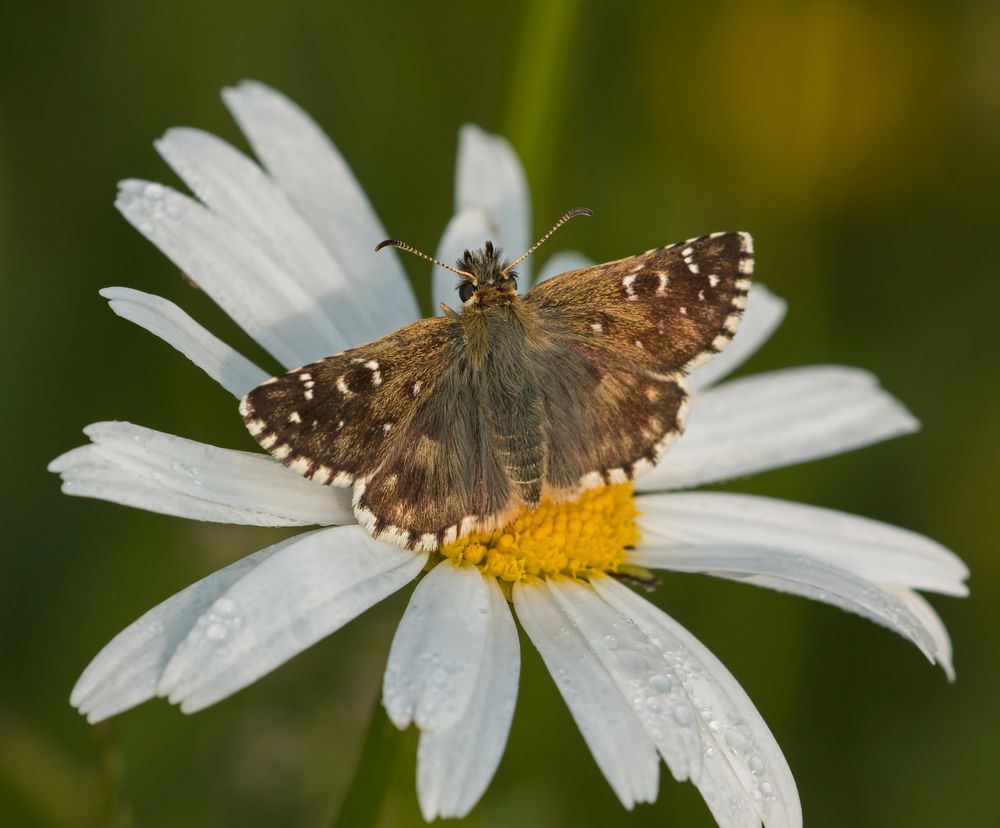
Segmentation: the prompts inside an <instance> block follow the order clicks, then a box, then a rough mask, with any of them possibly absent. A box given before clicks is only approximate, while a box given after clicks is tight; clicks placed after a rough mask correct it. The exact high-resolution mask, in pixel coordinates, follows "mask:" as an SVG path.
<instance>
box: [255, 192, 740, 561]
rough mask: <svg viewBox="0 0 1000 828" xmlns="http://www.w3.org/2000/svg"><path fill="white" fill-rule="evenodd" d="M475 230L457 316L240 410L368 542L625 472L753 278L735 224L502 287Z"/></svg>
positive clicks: (342, 357)
mask: <svg viewBox="0 0 1000 828" xmlns="http://www.w3.org/2000/svg"><path fill="white" fill-rule="evenodd" d="M576 215H591V211H590V210H586V209H580V210H572V211H570V212H568V213H566V214H565V215H564V216H562V218H560V219H559V221H558V222H557V223H556V224H555V226H554V227H553V228H552V229H551V230H550V231H549V232H548V233H547V234H546V235H545V236H543V237H542V238H541V239H540V240H539V241H538V242H537V243H536V244H535V245H533V246H532V247H531V248H530V249H529V250H528V251H527V252H525V253H524V255H522V256H521V257H519V258H518V259H516V260H515V261H513V262H510V261H505V260H504V258H503V255H502V253H501V251H500V250H499V249H497V248H496V247H494V245H493V243H492V242H489V241H487V242H486V243H485V244H484V246H483V247H482V248H481V249H479V250H475V251H468V250H467V251H465V254H464V255H463V256H462V258H460V259H459V260H458V262H457V263H456V265H455V266H454V267H451V266H449V265H446V264H444V263H442V262H438V261H437V260H435V259H432V258H431V257H430V256H427V255H426V254H423V253H421V252H420V251H418V250H416V249H415V248H413V247H411V246H410V245H408V244H405V243H404V242H400V241H397V240H395V239H388V240H386V241H384V242H382V243H381V244H380V245H379V246H378V247H376V250H378V249H381V248H382V247H385V246H393V247H398V248H401V249H403V250H406V251H408V252H411V253H415V254H416V255H418V256H421V257H422V258H424V259H427V260H429V261H432V262H434V263H435V264H438V265H440V266H442V267H445V268H448V269H449V270H451V271H453V272H455V273H456V274H457V275H458V276H460V277H461V281H460V282H459V284H458V296H459V299H460V301H461V304H462V309H461V312H458V311H455V310H452V309H451V308H449V307H448V306H447V305H444V304H442V309H443V311H444V315H442V316H437V317H433V318H429V319H424V320H421V321H419V322H414V323H413V324H411V325H408V326H406V327H405V328H401V329H400V330H398V331H396V332H395V333H391V334H389V335H387V336H384V337H382V338H381V339H377V340H375V341H374V342H370V343H368V344H366V345H361V346H359V347H357V348H351V349H350V350H347V351H344V352H342V353H339V354H335V355H333V356H330V357H326V358H325V359H320V360H318V361H316V362H312V363H310V364H308V365H303V366H302V367H301V368H297V369H295V370H294V371H290V372H288V373H287V374H284V375H282V376H278V377H274V378H272V379H269V380H267V381H266V382H264V383H263V384H262V385H260V386H258V387H257V388H255V389H253V390H252V391H251V392H250V393H249V394H247V395H246V397H244V398H243V400H242V402H241V403H240V413H241V414H242V416H243V418H244V421H245V423H246V425H247V428H248V429H249V431H250V433H251V434H252V435H253V436H254V437H255V438H256V440H257V441H258V442H259V443H260V445H261V446H263V448H264V449H266V450H267V451H268V452H270V453H271V455H273V456H274V457H275V458H277V459H278V460H280V461H281V462H282V463H284V464H285V465H286V466H288V467H289V468H290V469H292V470H293V471H295V472H297V473H299V474H301V475H303V476H305V477H308V478H311V479H312V480H314V481H317V482H319V483H325V484H329V485H333V486H350V487H353V490H354V491H353V498H352V502H353V507H354V512H355V515H356V517H357V519H358V522H359V523H360V524H361V525H362V526H363V527H364V528H365V529H366V530H367V531H368V532H369V533H370V534H371V535H373V536H374V537H377V538H381V539H383V540H385V541H388V542H390V543H393V544H396V545H399V546H402V547H405V548H410V549H417V550H434V549H437V548H439V547H440V546H441V545H443V544H448V543H451V542H452V541H454V540H455V539H456V538H458V537H460V536H462V535H465V534H468V533H470V532H472V531H491V530H493V529H496V528H498V527H500V526H503V525H504V524H505V523H506V522H507V521H508V520H509V519H510V518H511V517H512V516H513V515H515V514H516V513H517V512H518V511H519V510H521V509H524V508H529V509H530V508H533V507H536V506H537V505H538V504H539V502H540V500H541V498H543V497H544V498H547V499H550V500H553V501H556V502H558V501H564V500H567V499H570V498H573V497H576V496H577V495H579V494H580V493H581V492H582V491H584V490H586V489H589V488H594V487H597V486H601V485H604V484H611V483H618V482H624V481H627V480H631V479H632V478H634V477H635V476H636V475H638V474H641V473H642V472H643V471H646V470H648V469H650V468H652V466H653V465H654V464H655V463H656V462H657V461H658V460H659V459H660V457H661V456H662V455H663V453H664V451H665V450H666V448H667V446H668V444H669V443H670V441H671V440H673V439H674V438H676V437H677V436H678V435H679V434H680V433H681V431H682V429H683V427H684V418H685V413H686V409H687V403H688V393H687V390H686V389H685V383H684V378H685V376H686V375H687V374H688V373H689V372H690V371H691V370H692V369H693V368H694V367H696V366H697V365H699V364H701V363H702V362H703V361H704V360H706V359H708V358H710V357H711V356H712V355H713V354H716V353H718V352H719V351H721V350H722V349H723V348H724V347H725V346H726V344H727V343H728V342H729V341H730V340H731V339H732V337H733V335H734V334H735V333H736V330H737V327H738V325H739V321H740V317H741V314H742V311H743V308H744V307H745V305H746V300H747V292H748V290H749V288H750V277H751V274H752V272H753V242H752V240H751V237H750V235H749V234H747V233H712V234H711V235H707V236H700V237H698V238H695V239H689V240H688V241H685V242H681V243H679V244H673V245H670V246H669V247H661V248H657V249H654V250H649V251H647V252H645V253H640V254H638V255H636V256H631V257H629V258H626V259H620V260H618V261H614V262H608V263H606V264H600V265H595V266H593V267H586V268H581V269H578V270H571V271H569V272H567V273H562V274H560V275H558V276H555V277H553V278H551V279H548V280H546V281H544V282H541V283H540V284H538V285H536V286H535V287H533V288H532V289H531V290H529V291H528V292H527V294H525V295H524V296H523V297H522V296H520V295H518V292H517V271H516V270H515V268H516V266H517V265H518V264H520V263H521V262H522V261H523V260H524V259H525V258H527V257H528V256H529V255H531V253H533V252H534V251H535V250H536V249H537V248H538V247H539V246H540V245H541V244H542V243H543V242H544V241H545V240H546V239H548V238H549V237H550V236H551V235H552V234H553V233H554V232H555V231H556V230H557V229H558V228H559V227H560V226H561V225H562V224H564V223H565V222H566V221H568V220H569V219H570V218H572V217H573V216H576Z"/></svg>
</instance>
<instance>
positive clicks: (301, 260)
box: [156, 128, 385, 356]
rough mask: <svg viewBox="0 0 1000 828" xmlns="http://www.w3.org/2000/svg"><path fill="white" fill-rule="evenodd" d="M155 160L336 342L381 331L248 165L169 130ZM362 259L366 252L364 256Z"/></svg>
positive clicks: (354, 290)
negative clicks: (285, 278)
mask: <svg viewBox="0 0 1000 828" xmlns="http://www.w3.org/2000/svg"><path fill="white" fill-rule="evenodd" d="M156 148H157V149H158V150H159V151H160V154H161V155H162V156H163V158H164V159H165V160H166V161H167V163H169V164H170V166H171V167H173V168H174V171H175V172H176V173H177V174H178V175H179V176H180V177H181V178H182V179H184V182H185V183H186V184H187V185H188V186H189V187H190V188H191V189H192V190H193V191H194V193H195V195H197V196H198V198H200V199H201V200H202V202H204V203H205V204H206V205H207V206H208V208H209V209H210V210H212V211H213V212H214V213H216V214H217V215H219V216H221V217H222V218H224V219H225V220H226V221H228V222H229V223H230V224H231V225H232V226H234V227H235V228H236V229H237V230H239V231H240V232H241V233H242V234H243V235H245V236H246V237H247V238H249V239H250V240H251V241H253V243H254V244H256V245H257V246H258V247H259V248H260V249H261V250H262V251H264V253H266V254H267V255H268V256H269V257H270V258H271V259H272V260H273V261H274V262H275V263H276V264H277V265H278V266H279V267H280V268H281V269H282V271H284V272H285V273H287V274H288V275H289V276H290V277H291V278H292V279H293V280H294V281H295V282H296V283H297V284H298V285H299V286H300V287H301V288H302V290H303V291H304V292H305V293H307V294H308V295H309V296H311V297H313V301H314V302H315V303H316V305H317V307H318V309H319V310H320V312H322V313H323V314H324V315H325V316H326V317H327V320H328V321H329V323H330V325H331V326H332V327H333V328H335V329H336V330H337V331H339V332H340V334H341V336H342V339H341V340H338V341H337V342H331V343H329V345H330V347H329V349H328V354H324V356H326V355H329V354H332V353H334V352H335V351H336V350H340V344H341V342H342V341H344V340H346V341H347V342H348V344H349V345H352V346H354V345H360V344H362V343H364V342H368V341H369V340H372V339H376V338H377V337H379V336H381V335H382V334H383V333H385V331H383V330H382V324H383V323H382V321H381V320H380V319H379V318H378V316H377V315H376V313H377V309H376V308H374V307H372V306H371V305H370V303H369V301H368V300H367V299H366V298H365V297H366V296H367V291H366V287H367V286H366V285H364V284H363V283H361V282H359V281H358V280H357V279H356V278H355V279H351V278H350V274H348V273H347V272H346V271H345V270H344V267H343V266H342V265H341V264H340V262H338V261H337V260H336V259H334V257H333V256H331V255H330V252H329V251H328V250H327V248H326V246H325V245H324V244H323V243H322V242H321V241H320V240H319V238H318V237H317V236H316V234H315V233H314V232H313V229H312V228H311V227H310V226H309V224H308V223H307V222H306V221H305V220H304V219H303V218H302V216H300V215H299V214H298V212H296V210H295V208H294V207H292V205H291V204H290V203H289V202H288V199H287V198H286V197H285V194H284V193H283V192H282V191H281V190H280V189H279V188H278V186H277V185H276V184H275V183H274V182H273V181H272V180H271V179H270V177H268V176H267V175H266V174H265V173H264V171H263V170H261V168H260V167H258V166H257V165H256V164H255V163H254V162H253V161H251V160H250V159H249V158H247V157H246V156H245V155H243V154H242V153H241V152H239V151H237V150H236V149H234V148H233V147H231V146H230V145H229V144H227V143H226V142H225V141H222V140H221V139H219V138H216V137H215V136H214V135H210V134H209V133H207V132H203V131H201V130H197V129H187V128H183V129H172V130H170V131H169V132H167V133H166V135H164V136H163V137H162V138H161V139H160V140H159V141H157V142H156ZM369 255H370V256H373V255H374V253H373V252H372V251H369Z"/></svg>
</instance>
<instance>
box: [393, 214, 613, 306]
mask: <svg viewBox="0 0 1000 828" xmlns="http://www.w3.org/2000/svg"><path fill="white" fill-rule="evenodd" d="M592 215H594V214H593V212H592V211H590V210H588V209H587V208H586V207H580V208H578V209H576V210H570V211H569V212H568V213H564V214H563V215H562V217H561V218H560V219H559V221H557V222H556V223H555V224H554V225H553V227H552V229H551V230H549V232H548V233H546V234H545V235H544V236H542V237H541V238H540V239H539V240H538V241H537V242H535V243H534V244H533V245H532V246H531V247H529V248H528V249H527V250H525V251H524V253H522V254H521V255H520V256H518V257H517V258H516V259H514V261H512V262H509V261H504V259H503V257H502V255H501V251H500V249H499V248H497V247H494V246H493V242H491V241H488V242H486V244H484V245H483V246H482V248H481V249H479V250H466V251H465V253H464V254H462V258H460V259H459V260H458V261H457V262H456V265H455V267H452V266H451V265H447V264H445V263H444V262H440V261H438V260H437V259H435V258H434V257H433V256H428V255H427V254H426V253H421V252H420V251H419V250H417V249H416V248H415V247H413V246H412V245H409V244H407V243H406V242H403V241H400V240H399V239H386V240H385V241H380V242H379V243H378V244H377V245H375V250H376V252H377V251H379V250H381V249H382V248H384V247H395V248H397V249H399V250H405V251H406V252H407V253H412V254H413V255H415V256H419V257H420V258H421V259H425V260H426V261H428V262H431V263H433V264H436V265H437V266H438V267H443V268H444V269H445V270H450V271H451V272H452V273H455V274H457V275H458V276H461V277H462V280H463V281H461V282H459V283H458V297H459V299H461V300H462V306H463V307H464V308H465V309H466V310H470V309H472V308H476V307H477V306H478V307H479V308H482V307H485V306H488V305H491V304H509V303H512V302H514V301H516V300H517V272H516V271H515V270H514V268H515V267H517V266H518V265H519V264H521V262H523V261H524V260H525V259H527V258H528V256H530V255H531V254H532V253H534V252H535V251H536V250H537V249H538V248H539V247H541V246H542V244H544V243H545V241H546V240H547V239H548V238H549V237H550V236H551V235H552V234H553V233H555V232H556V230H558V229H559V228H560V227H562V226H563V225H564V224H565V223H566V222H567V221H569V220H570V219H571V218H573V217H574V216H592ZM441 309H442V310H443V311H444V312H445V313H446V314H447V315H448V316H452V317H456V318H457V317H458V314H457V313H455V311H453V310H452V309H451V308H449V307H448V306H447V305H444V304H442V305H441Z"/></svg>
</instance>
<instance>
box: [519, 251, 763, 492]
mask: <svg viewBox="0 0 1000 828" xmlns="http://www.w3.org/2000/svg"><path fill="white" fill-rule="evenodd" d="M752 272H753V245H752V241H751V239H750V236H749V235H748V234H746V233H715V234H712V235H710V236H702V237H700V238H697V239H691V240H689V241H686V242H682V243H680V244H675V245H671V246H670V247H664V248H658V249H656V250H650V251H648V252H646V253H642V254H639V255H638V256H632V257H630V258H627V259H622V260H620V261H617V262H610V263H608V264H603V265H597V266H595V267H591V268H585V269H581V270H574V271H570V272H569V273H565V274H562V275H560V276H556V277H554V278H552V279H549V280H547V281H545V282H542V283H541V284H539V285H538V286H537V287H535V288H534V289H533V290H531V291H530V292H529V293H528V295H527V296H526V297H525V302H526V304H527V305H528V306H529V308H531V310H532V311H533V313H534V315H535V317H536V318H537V319H538V321H539V323H540V326H541V331H542V336H541V337H540V338H539V341H538V342H537V343H536V345H535V347H534V348H533V349H532V352H531V354H530V355H529V356H530V358H531V359H532V362H533V364H534V365H535V367H536V370H537V371H538V372H539V374H540V375H541V386H542V388H543V389H545V397H546V408H547V421H548V429H549V434H548V441H547V443H548V467H547V473H546V484H547V486H548V489H549V491H550V493H551V494H552V495H553V496H558V495H559V494H563V495H566V494H573V493H575V492H576V491H579V490H580V489H581V488H589V487H591V486H595V485H599V484H600V483H601V482H615V481H621V480H626V479H630V478H632V477H633V476H634V475H635V474H636V473H638V472H641V471H643V470H644V469H646V468H649V467H651V466H652V464H653V463H655V462H656V461H657V460H658V459H659V457H660V455H661V454H662V453H663V451H664V450H665V448H666V446H667V445H668V443H669V442H670V440H671V439H672V438H673V437H675V436H676V435H678V434H679V433H680V432H681V431H682V429H683V425H684V414H685V408H686V402H687V392H686V391H685V388H684V377H685V376H686V374H687V373H688V372H689V371H691V370H692V369H693V368H694V367H696V366H697V365H699V364H700V363H701V362H703V361H704V360H706V359H708V358H709V357H711V356H712V355H713V354H716V353H718V352H719V351H721V350H722V349H723V348H724V347H725V346H726V345H727V344H728V343H729V341H730V340H731V339H732V337H733V335H734V334H735V333H736V329H737V327H738V325H739V321H740V316H741V315H742V312H743V308H744V307H745V305H746V298H747V292H748V290H749V288H750V276H751V273H752ZM579 435H586V436H585V437H583V438H581V437H580V436H579Z"/></svg>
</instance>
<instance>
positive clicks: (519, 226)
mask: <svg viewBox="0 0 1000 828" xmlns="http://www.w3.org/2000/svg"><path fill="white" fill-rule="evenodd" d="M456 167H457V169H456V172H455V212H456V213H462V212H464V211H466V210H475V209H479V210H483V211H485V212H486V214H487V215H488V216H489V221H490V225H491V226H492V227H494V228H495V229H494V231H493V233H492V235H490V236H488V237H487V238H489V239H491V240H492V241H493V243H494V244H496V245H498V246H499V247H501V248H503V251H504V253H505V254H506V255H507V257H508V258H511V259H515V258H517V257H518V256H520V255H521V254H522V253H523V252H524V251H525V250H527V249H528V246H529V245H530V244H531V239H530V238H529V236H530V234H531V199H530V195H529V192H528V180H527V178H526V177H525V174H524V168H523V167H522V166H521V161H520V159H519V158H518V157H517V153H516V152H514V148H513V147H512V146H511V145H510V142H509V141H507V139H506V138H503V137H502V136H500V135H490V134H489V133H488V132H484V131H483V130H481V129H480V128H479V127H477V126H474V125H473V124H465V126H463V127H462V129H461V130H460V131H459V134H458V162H457V165H456ZM483 241H485V239H483V240H481V241H480V242H479V245H477V246H481V245H482V243H483ZM445 261H446V260H445ZM530 264H531V260H530V259H526V260H525V261H524V262H522V263H521V264H520V265H518V269H519V271H520V273H521V277H522V279H523V283H524V284H525V285H529V284H531V269H530Z"/></svg>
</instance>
